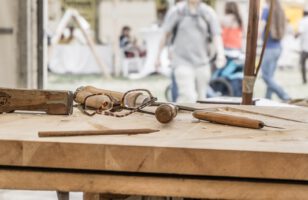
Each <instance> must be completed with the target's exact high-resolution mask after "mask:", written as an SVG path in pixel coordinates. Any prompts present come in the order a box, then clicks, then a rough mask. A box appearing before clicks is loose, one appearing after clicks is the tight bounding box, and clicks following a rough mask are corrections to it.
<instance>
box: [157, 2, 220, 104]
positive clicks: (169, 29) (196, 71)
mask: <svg viewBox="0 0 308 200" xmlns="http://www.w3.org/2000/svg"><path fill="white" fill-rule="evenodd" d="M168 41H169V43H170V44H169V46H170V50H169V52H170V59H171V66H172V68H173V70H174V77H175V82H176V85H177V89H178V98H177V102H196V100H197V99H204V98H205V97H206V89H207V85H208V82H209V79H210V75H211V71H210V68H211V67H210V55H209V46H210V43H211V42H213V43H214V45H215V47H216V53H217V55H216V57H217V59H216V65H217V66H218V67H223V66H224V65H225V62H226V60H225V56H224V48H223V43H222V38H221V30H220V24H219V21H218V18H217V15H216V13H215V11H214V10H213V9H212V8H211V7H210V6H208V5H206V4H204V3H202V2H201V0H185V1H182V2H179V3H177V4H176V5H175V6H174V7H172V8H171V9H170V10H169V12H168V13H167V15H166V19H165V21H164V24H163V37H162V39H161V42H160V46H159V53H158V57H157V62H156V68H157V70H159V67H160V55H161V52H162V50H163V48H164V47H165V45H166V44H167V43H168Z"/></svg>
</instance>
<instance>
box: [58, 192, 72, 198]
mask: <svg viewBox="0 0 308 200" xmlns="http://www.w3.org/2000/svg"><path fill="white" fill-rule="evenodd" d="M57 196H58V200H69V199H70V193H69V192H60V191H57Z"/></svg>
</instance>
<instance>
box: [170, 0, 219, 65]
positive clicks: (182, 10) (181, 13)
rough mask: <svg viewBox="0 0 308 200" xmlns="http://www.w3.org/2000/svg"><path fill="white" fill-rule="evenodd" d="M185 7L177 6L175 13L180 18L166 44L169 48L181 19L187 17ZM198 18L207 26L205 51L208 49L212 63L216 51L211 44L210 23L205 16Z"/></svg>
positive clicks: (183, 5)
mask: <svg viewBox="0 0 308 200" xmlns="http://www.w3.org/2000/svg"><path fill="white" fill-rule="evenodd" d="M186 6H187V5H186V3H185V4H182V5H177V13H178V15H179V16H180V18H179V20H178V21H177V22H176V24H175V26H174V28H173V30H172V35H171V38H170V41H169V42H168V43H169V46H172V45H173V44H174V41H175V39H176V36H177V33H178V29H179V26H180V24H181V22H182V21H183V19H184V18H185V16H186V15H187V13H186V12H185V8H186ZM199 17H201V18H202V20H204V22H205V23H206V25H207V30H208V34H207V36H208V37H207V42H208V43H207V45H208V48H207V49H208V55H209V58H210V60H211V62H212V61H214V60H215V59H216V49H215V45H214V44H213V32H212V30H211V26H210V23H209V21H208V20H207V18H206V16H204V15H202V14H199Z"/></svg>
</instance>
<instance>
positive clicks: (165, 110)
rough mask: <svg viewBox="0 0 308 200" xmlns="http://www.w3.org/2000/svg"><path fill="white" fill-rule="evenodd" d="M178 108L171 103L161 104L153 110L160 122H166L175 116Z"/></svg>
mask: <svg viewBox="0 0 308 200" xmlns="http://www.w3.org/2000/svg"><path fill="white" fill-rule="evenodd" d="M178 110H179V109H178V107H176V106H175V105H173V104H168V103H166V104H161V105H160V106H158V108H157V109H156V111H155V117H156V119H157V121H159V122H160V123H162V124H167V123H169V122H171V121H172V120H173V119H174V118H175V117H176V116H177V114H178Z"/></svg>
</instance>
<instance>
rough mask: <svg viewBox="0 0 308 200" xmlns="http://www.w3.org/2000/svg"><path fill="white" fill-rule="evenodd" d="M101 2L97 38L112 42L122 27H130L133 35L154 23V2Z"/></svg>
mask: <svg viewBox="0 0 308 200" xmlns="http://www.w3.org/2000/svg"><path fill="white" fill-rule="evenodd" d="M113 2H114V1H102V2H101V4H100V6H99V13H98V14H99V38H100V39H101V40H103V41H107V42H112V41H113V40H114V37H118V36H119V34H120V31H121V28H122V27H123V26H124V25H129V26H131V27H132V31H133V34H138V31H139V30H140V29H141V28H145V27H149V26H150V25H151V24H153V23H154V22H156V5H155V1H154V0H152V1H129V0H121V1H118V3H117V4H114V3H113Z"/></svg>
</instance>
